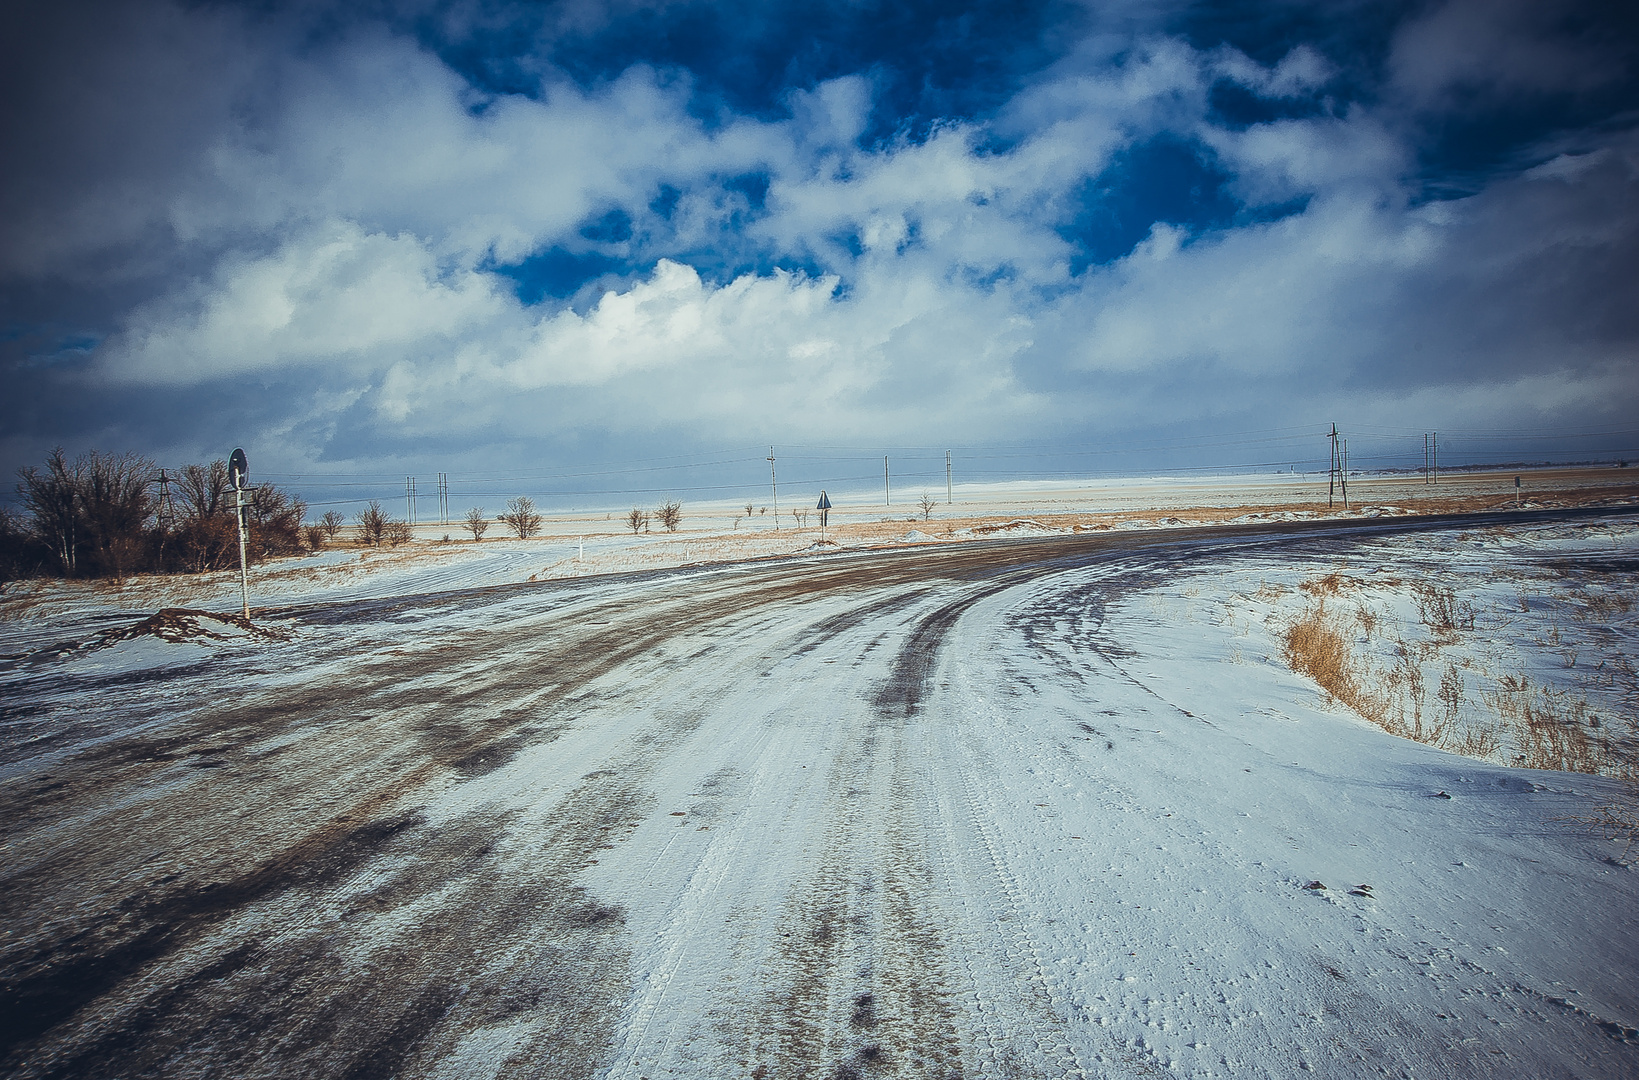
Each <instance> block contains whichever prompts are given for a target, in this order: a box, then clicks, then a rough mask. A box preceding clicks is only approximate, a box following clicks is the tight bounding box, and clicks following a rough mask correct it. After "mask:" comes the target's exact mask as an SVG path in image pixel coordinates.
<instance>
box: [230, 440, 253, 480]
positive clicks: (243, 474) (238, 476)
mask: <svg viewBox="0 0 1639 1080" xmlns="http://www.w3.org/2000/svg"><path fill="white" fill-rule="evenodd" d="M228 475H229V476H231V477H232V478H233V486H234V487H244V486H245V480H246V479H247V478H248V477H249V476H250V462H248V461H246V460H245V452H244V451H243V450H241V449H239V448H238V447H234V449H233V456H232V457H231V458H229V459H228Z"/></svg>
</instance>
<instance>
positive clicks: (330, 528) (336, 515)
mask: <svg viewBox="0 0 1639 1080" xmlns="http://www.w3.org/2000/svg"><path fill="white" fill-rule="evenodd" d="M346 523H347V519H346V518H344V517H342V516H341V514H340V512H338V511H335V510H326V511H325V512H324V517H322V518H320V519H319V528H321V529H323V530H324V536H325V539H326V540H334V539H335V538H336V534H337V533H339V532H341V527H342V526H343V525H344V524H346Z"/></svg>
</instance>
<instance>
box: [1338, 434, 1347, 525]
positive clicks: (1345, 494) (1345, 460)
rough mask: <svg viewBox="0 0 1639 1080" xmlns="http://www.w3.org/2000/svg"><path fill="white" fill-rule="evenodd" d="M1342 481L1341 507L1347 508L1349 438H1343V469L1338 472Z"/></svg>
mask: <svg viewBox="0 0 1639 1080" xmlns="http://www.w3.org/2000/svg"><path fill="white" fill-rule="evenodd" d="M1339 476H1340V478H1341V479H1342V481H1343V509H1345V510H1347V509H1348V508H1349V440H1348V439H1344V440H1343V470H1342V472H1341V473H1339Z"/></svg>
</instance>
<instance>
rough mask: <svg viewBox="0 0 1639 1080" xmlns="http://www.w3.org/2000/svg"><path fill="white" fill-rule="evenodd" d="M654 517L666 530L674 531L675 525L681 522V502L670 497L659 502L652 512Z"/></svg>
mask: <svg viewBox="0 0 1639 1080" xmlns="http://www.w3.org/2000/svg"><path fill="white" fill-rule="evenodd" d="M654 516H655V519H656V520H657V521H659V522H660V524H661V525H663V526H665V528H666V531H667V532H676V531H677V527H678V526H679V525H681V524H683V504H682V503H680V502H678V501H677V500H676V499H671V500H669V501H667V502H663V503H661V504H660V508H659V509H658V510H656V511H655V512H654Z"/></svg>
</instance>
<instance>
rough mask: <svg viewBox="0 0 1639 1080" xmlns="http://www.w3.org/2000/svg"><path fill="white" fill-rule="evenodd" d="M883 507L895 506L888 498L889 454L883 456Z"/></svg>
mask: <svg viewBox="0 0 1639 1080" xmlns="http://www.w3.org/2000/svg"><path fill="white" fill-rule="evenodd" d="M882 505H883V506H892V505H893V502H892V500H890V499H889V498H888V455H887V454H883V455H882Z"/></svg>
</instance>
